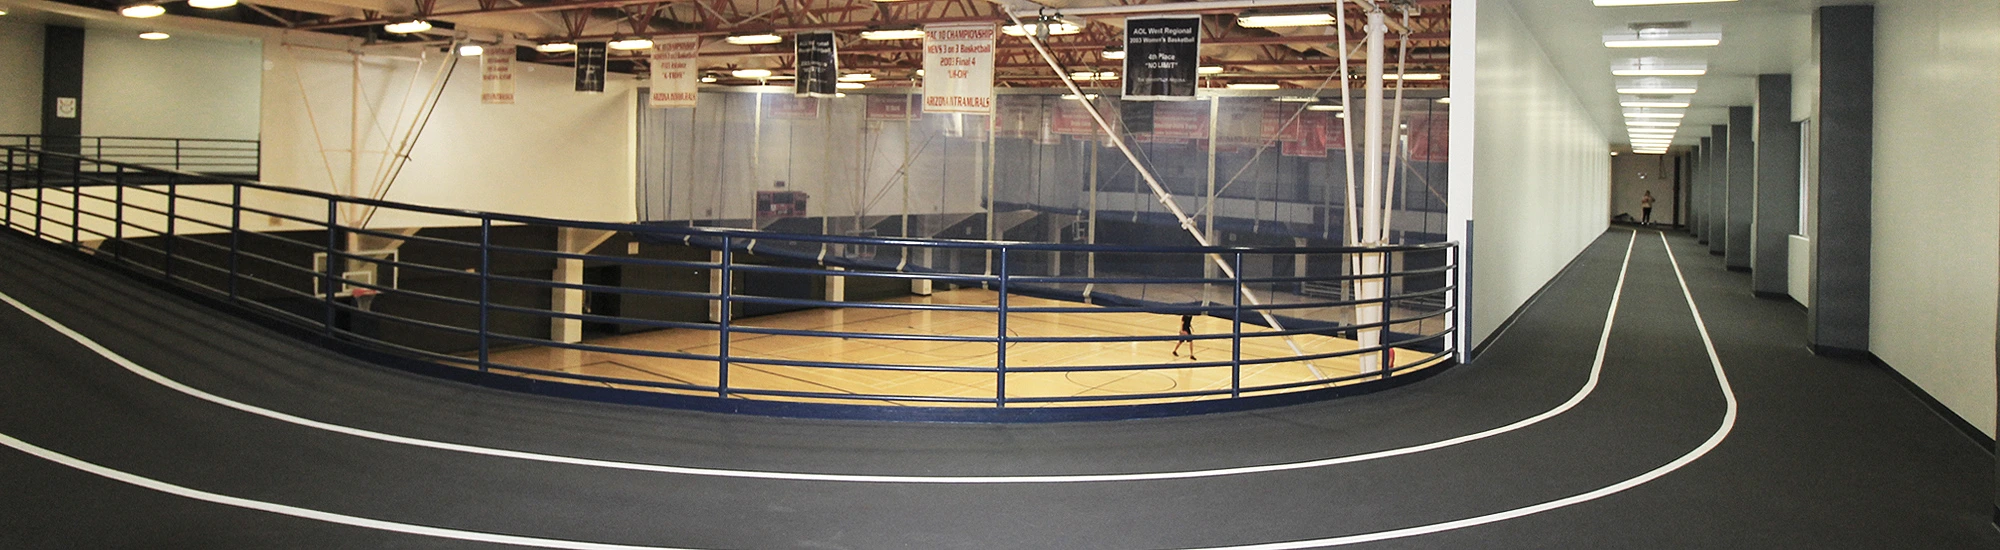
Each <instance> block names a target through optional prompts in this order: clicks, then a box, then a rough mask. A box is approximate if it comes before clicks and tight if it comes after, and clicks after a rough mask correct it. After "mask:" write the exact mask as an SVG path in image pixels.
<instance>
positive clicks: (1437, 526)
mask: <svg viewBox="0 0 2000 550" xmlns="http://www.w3.org/2000/svg"><path fill="white" fill-rule="evenodd" d="M1633 235H1634V238H1637V235H1638V232H1636V231H1635V232H1633ZM1659 235H1660V244H1662V245H1664V246H1666V247H1667V259H1668V260H1669V261H1672V262H1673V264H1674V277H1675V278H1676V279H1679V280H1680V283H1681V295H1682V296H1685V297H1687V304H1688V312H1690V313H1693V314H1694V326H1695V328H1697V329H1699V330H1700V331H1701V344H1702V346H1703V347H1704V348H1706V349H1707V350H1708V363H1709V365H1711V366H1712V367H1714V369H1715V383H1716V384H1717V385H1718V386H1720V387H1721V388H1722V398H1723V400H1724V401H1725V402H1726V403H1727V405H1728V406H1727V408H1726V409H1725V410H1724V412H1723V414H1722V425H1721V426H1718V427H1716V429H1715V433H1714V434H1711V435H1709V436H1708V440H1707V441H1703V442H1702V443H1701V445H1700V446H1697V447H1695V448H1694V450H1692V451H1688V452H1687V454H1684V455H1681V456H1680V458H1676V459H1674V461H1673V462H1668V463H1666V464H1665V465H1663V466H1660V467H1658V468H1654V469H1653V470H1652V471H1648V472H1646V473H1644V474H1640V475H1639V476H1638V477H1634V478H1631V479H1627V480H1625V481H1621V482H1618V483H1616V484H1613V485H1609V486H1605V487H1603V488H1600V489H1597V490H1595V491H1591V492H1588V493H1583V494H1580V495H1576V496H1572V497H1568V498H1563V499H1558V500H1552V501H1548V502H1544V503H1541V504H1536V505H1534V506H1528V507H1523V508H1515V509H1513V510H1507V511H1504V512H1495V513H1491V514H1486V515H1483V516H1476V517H1469V518H1465V519H1461V520H1457V521H1447V522H1443V523H1433V524H1430V525H1419V526H1416V527H1406V528H1403V529H1395V530H1390V531H1379V532H1374V533H1363V534H1359V535H1348V536H1343V537H1330V538H1323V539H1313V540H1301V541H1291V542H1275V543H1266V544H1251V545H1243V546H1215V547H1208V548H1200V549H1189V550H1296V549H1301V548H1326V547H1329V546H1345V545H1349V544H1359V543H1363V542H1374V541H1380V540H1388V539H1399V538H1405V537H1414V536H1420V535H1428V534H1432V533H1439V532H1443V531H1450V530H1453V529H1464V528H1466V527H1473V526H1478V525H1485V524H1488V523H1494V522H1500V521H1507V520H1510V519H1515V518H1520V517H1524V516H1529V515H1533V514H1539V513H1542V512H1547V511H1549V510H1554V509H1557V508H1562V507H1566V506H1572V505H1576V504H1582V503H1585V502H1590V501H1593V500H1597V499H1600V498H1604V497H1607V496H1611V495H1614V494H1618V493H1620V492H1623V491H1625V490H1626V489H1631V488H1633V487H1638V486H1640V485H1644V484H1646V483H1648V482H1651V481H1653V480H1656V479H1659V478H1661V477H1663V476H1666V475H1667V474H1670V473H1673V471H1674V470H1679V469H1681V467H1682V466H1687V465H1688V464H1690V463H1693V462H1694V461H1696V460H1700V459H1701V457H1703V456H1705V455H1707V454H1708V452H1709V451H1712V450H1715V446H1716V445H1720V444H1722V440H1723V439H1725V438H1728V437H1729V432H1730V431H1731V430H1734V429H1735V428H1736V391H1735V390H1734V389H1732V388H1730V386H1729V375H1728V374H1727V373H1724V372H1723V371H1722V358H1721V357H1720V356H1717V355H1716V354H1715V340H1713V339H1711V338H1709V336H1708V323H1706V322H1703V321H1702V319H1701V309H1700V308H1698V307H1695V304H1694V293H1693V292H1690V291H1689V290H1688V286H1687V277H1686V276H1684V275H1682V274H1681V262H1680V260H1677V259H1675V258H1674V247H1673V245H1671V244H1667V235H1666V233H1659ZM1620 277H1621V278H1623V276H1622V275H1621V276H1620ZM1619 288H1624V285H1623V284H1620V285H1619ZM1614 303H1615V302H1614ZM1614 307H1615V306H1614ZM1604 335H1605V341H1607V342H1608V341H1610V336H1611V326H1610V323H1608V322H1607V323H1605V328H1604ZM1603 350H1604V347H1603V345H1602V344H1600V345H1599V346H1598V361H1599V362H1600V363H1601V362H1603V360H1604V355H1603V354H1604V351H1603Z"/></svg>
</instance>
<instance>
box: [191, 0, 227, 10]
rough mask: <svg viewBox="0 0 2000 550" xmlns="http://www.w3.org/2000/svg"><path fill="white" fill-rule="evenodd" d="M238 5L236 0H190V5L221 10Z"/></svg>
mask: <svg viewBox="0 0 2000 550" xmlns="http://www.w3.org/2000/svg"><path fill="white" fill-rule="evenodd" d="M234 5H236V0H188V7H190V8H201V9H205V10H219V9H222V8H227V7H230V6H234Z"/></svg>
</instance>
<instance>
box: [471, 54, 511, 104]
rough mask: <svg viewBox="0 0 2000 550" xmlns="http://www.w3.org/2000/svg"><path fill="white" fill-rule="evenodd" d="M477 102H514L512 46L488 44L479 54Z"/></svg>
mask: <svg viewBox="0 0 2000 550" xmlns="http://www.w3.org/2000/svg"><path fill="white" fill-rule="evenodd" d="M479 78H480V82H479V102H480V103H485V104H491V105H513V104H514V47H513V46H489V47H487V48H486V52H485V53H481V54H479Z"/></svg>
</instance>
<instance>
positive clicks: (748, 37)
mask: <svg viewBox="0 0 2000 550" xmlns="http://www.w3.org/2000/svg"><path fill="white" fill-rule="evenodd" d="M722 41H723V42H728V43H731V44H735V45H738V46H757V45H761V44H776V43H779V42H784V41H785V37H782V36H778V35H775V34H771V33H768V32H764V33H757V34H736V35H730V36H728V37H725V38H723V39H722Z"/></svg>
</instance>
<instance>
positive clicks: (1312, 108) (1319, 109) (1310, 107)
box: [1306, 105, 1347, 118]
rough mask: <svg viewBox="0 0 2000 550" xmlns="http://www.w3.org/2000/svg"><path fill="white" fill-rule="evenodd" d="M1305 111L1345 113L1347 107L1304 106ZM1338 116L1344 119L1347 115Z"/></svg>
mask: <svg viewBox="0 0 2000 550" xmlns="http://www.w3.org/2000/svg"><path fill="white" fill-rule="evenodd" d="M1306 110H1308V111H1345V110H1347V107H1345V106H1341V105H1307V106H1306ZM1340 116H1341V117H1342V118H1345V117H1346V116H1347V115H1340Z"/></svg>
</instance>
